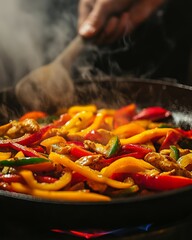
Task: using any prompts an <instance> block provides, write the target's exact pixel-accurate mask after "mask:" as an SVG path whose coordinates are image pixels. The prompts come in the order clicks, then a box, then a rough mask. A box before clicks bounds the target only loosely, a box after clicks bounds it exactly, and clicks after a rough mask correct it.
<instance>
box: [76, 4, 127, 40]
mask: <svg viewBox="0 0 192 240" xmlns="http://www.w3.org/2000/svg"><path fill="white" fill-rule="evenodd" d="M131 1H132V0H130V1H129V0H121V2H117V0H105V1H96V2H95V6H94V8H93V10H92V11H91V12H90V14H89V16H88V17H87V19H86V20H85V21H84V23H83V24H82V25H81V27H80V28H79V34H80V35H82V36H83V37H88V38H89V37H93V36H96V35H97V34H98V33H99V32H100V31H102V29H103V27H104V26H105V24H106V23H107V21H108V19H109V17H111V15H112V14H113V15H115V14H117V13H119V11H123V10H124V8H125V7H127V6H128V4H130V2H131ZM118 3H121V4H118Z"/></svg>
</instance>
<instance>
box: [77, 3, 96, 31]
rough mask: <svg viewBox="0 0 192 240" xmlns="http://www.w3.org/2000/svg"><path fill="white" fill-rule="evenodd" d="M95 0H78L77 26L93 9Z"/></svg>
mask: <svg viewBox="0 0 192 240" xmlns="http://www.w3.org/2000/svg"><path fill="white" fill-rule="evenodd" d="M94 4H95V0H80V2H79V5H78V28H80V26H81V25H82V24H83V23H84V21H85V20H86V18H87V17H88V15H89V14H90V12H91V11H92V9H93V6H94Z"/></svg>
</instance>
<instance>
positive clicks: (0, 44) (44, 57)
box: [0, 0, 76, 89]
mask: <svg viewBox="0 0 192 240" xmlns="http://www.w3.org/2000/svg"><path fill="white" fill-rule="evenodd" d="M60 2H65V5H66V6H64V7H63V8H62V11H61V8H60V7H59V6H58V5H59V3H60ZM74 3H75V1H74V0H73V1H59V0H57V1H49V0H40V1H39V0H33V1H31V0H7V1H1V3H0V33H1V40H0V86H1V89H2V88H3V87H8V86H12V85H14V84H15V83H16V82H17V81H18V80H19V79H20V78H22V77H23V76H24V75H25V74H26V73H28V72H29V71H31V70H33V69H35V68H37V67H39V66H41V65H42V64H45V63H47V62H49V61H51V60H52V59H53V58H55V56H56V55H57V54H58V53H59V52H60V51H62V50H63V48H64V47H65V46H66V44H68V42H69V41H70V40H71V39H72V37H73V35H74V33H75V28H76V26H75V24H76V19H75V14H74V13H72V12H74V11H75V10H74V9H75V8H74ZM54 7H55V8H54Z"/></svg>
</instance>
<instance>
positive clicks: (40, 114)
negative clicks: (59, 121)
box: [19, 111, 47, 121]
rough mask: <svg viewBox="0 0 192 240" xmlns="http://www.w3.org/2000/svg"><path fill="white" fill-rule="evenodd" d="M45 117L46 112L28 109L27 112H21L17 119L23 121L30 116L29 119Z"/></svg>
mask: <svg viewBox="0 0 192 240" xmlns="http://www.w3.org/2000/svg"><path fill="white" fill-rule="evenodd" d="M45 117H47V113H46V112H42V111H30V112H27V113H25V114H23V115H22V116H21V117H20V118H19V121H23V120H25V119H27V118H31V119H35V120H37V119H39V118H45Z"/></svg>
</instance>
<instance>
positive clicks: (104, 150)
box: [84, 136, 121, 158]
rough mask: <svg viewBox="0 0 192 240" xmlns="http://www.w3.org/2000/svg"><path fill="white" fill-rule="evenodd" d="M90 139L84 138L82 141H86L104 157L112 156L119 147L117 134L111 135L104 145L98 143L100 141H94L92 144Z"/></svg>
mask: <svg viewBox="0 0 192 240" xmlns="http://www.w3.org/2000/svg"><path fill="white" fill-rule="evenodd" d="M91 142H92V141H90V140H85V141H84V143H85V144H86V143H88V145H89V146H90V148H91V149H92V150H93V151H95V152H96V153H99V154H102V155H103V156H104V157H105V158H109V157H112V156H114V155H115V154H116V153H117V152H118V151H119V149H120V146H121V145H120V141H119V138H118V136H113V137H111V138H110V140H109V141H108V143H107V144H106V145H103V144H100V143H94V142H92V143H94V144H93V145H92V146H91V144H89V143H91Z"/></svg>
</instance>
